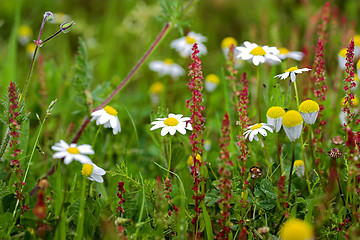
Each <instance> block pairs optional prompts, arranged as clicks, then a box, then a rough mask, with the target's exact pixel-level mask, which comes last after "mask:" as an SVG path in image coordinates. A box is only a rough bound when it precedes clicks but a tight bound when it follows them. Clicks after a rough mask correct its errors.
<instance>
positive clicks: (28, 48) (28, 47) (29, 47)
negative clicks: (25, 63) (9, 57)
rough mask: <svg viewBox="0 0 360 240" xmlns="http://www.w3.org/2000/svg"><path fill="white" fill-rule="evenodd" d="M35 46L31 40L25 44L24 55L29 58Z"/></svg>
mask: <svg viewBox="0 0 360 240" xmlns="http://www.w3.org/2000/svg"><path fill="white" fill-rule="evenodd" d="M35 48H36V44H35V43H33V42H31V43H28V44H26V55H27V56H28V57H29V58H32V57H33V55H34V52H35Z"/></svg>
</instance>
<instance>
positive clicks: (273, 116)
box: [266, 106, 285, 132]
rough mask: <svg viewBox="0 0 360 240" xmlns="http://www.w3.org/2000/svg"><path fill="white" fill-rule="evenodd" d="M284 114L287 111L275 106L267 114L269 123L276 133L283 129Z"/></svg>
mask: <svg viewBox="0 0 360 240" xmlns="http://www.w3.org/2000/svg"><path fill="white" fill-rule="evenodd" d="M284 114H285V110H284V109H283V108H282V107H279V106H273V107H271V108H269V109H268V111H267V112H266V118H267V123H268V124H269V125H272V126H273V127H274V129H275V131H276V132H279V131H280V129H281V126H282V118H283V116H284Z"/></svg>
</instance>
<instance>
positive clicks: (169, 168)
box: [166, 137, 172, 178]
mask: <svg viewBox="0 0 360 240" xmlns="http://www.w3.org/2000/svg"><path fill="white" fill-rule="evenodd" d="M171 142H172V138H171V137H169V145H168V150H169V151H168V157H167V159H168V171H167V174H166V178H169V173H170V170H171V154H172V153H171Z"/></svg>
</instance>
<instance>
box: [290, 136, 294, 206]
mask: <svg viewBox="0 0 360 240" xmlns="http://www.w3.org/2000/svg"><path fill="white" fill-rule="evenodd" d="M294 162H295V142H293V143H292V160H291V166H290V173H289V175H290V176H289V188H288V200H290V192H291V180H292V173H293V168H294Z"/></svg>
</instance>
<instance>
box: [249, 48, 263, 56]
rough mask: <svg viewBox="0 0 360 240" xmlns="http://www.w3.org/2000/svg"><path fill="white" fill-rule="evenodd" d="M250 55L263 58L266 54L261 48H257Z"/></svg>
mask: <svg viewBox="0 0 360 240" xmlns="http://www.w3.org/2000/svg"><path fill="white" fill-rule="evenodd" d="M250 54H252V55H260V56H264V55H265V54H266V52H265V50H264V49H263V48H262V47H260V46H257V47H256V48H254V49H253V50H251V51H250Z"/></svg>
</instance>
